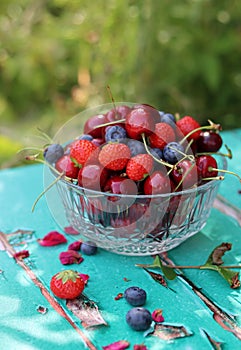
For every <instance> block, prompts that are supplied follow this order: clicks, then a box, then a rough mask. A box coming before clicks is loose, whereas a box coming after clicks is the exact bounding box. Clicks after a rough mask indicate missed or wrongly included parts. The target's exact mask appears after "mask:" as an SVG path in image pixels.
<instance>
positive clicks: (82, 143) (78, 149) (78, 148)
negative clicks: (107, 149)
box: [70, 140, 97, 167]
mask: <svg viewBox="0 0 241 350" xmlns="http://www.w3.org/2000/svg"><path fill="white" fill-rule="evenodd" d="M96 149H97V146H95V145H94V144H93V143H92V142H91V141H89V140H77V141H75V142H74V143H73V145H72V147H71V149H70V158H71V160H72V161H73V162H74V163H76V164H78V166H80V167H82V166H83V165H84V164H85V162H86V161H87V160H88V158H89V157H90V155H91V154H92V153H93V152H94V151H95V150H96Z"/></svg>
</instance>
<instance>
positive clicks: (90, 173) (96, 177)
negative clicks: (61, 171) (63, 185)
mask: <svg viewBox="0 0 241 350" xmlns="http://www.w3.org/2000/svg"><path fill="white" fill-rule="evenodd" d="M108 175H109V173H108V170H107V169H106V168H104V167H103V166H101V165H100V164H87V165H85V166H84V167H83V168H81V169H80V171H79V174H78V184H79V186H81V187H84V188H89V189H92V190H97V191H98V190H101V189H102V188H103V187H104V185H105V183H106V181H107V178H108Z"/></svg>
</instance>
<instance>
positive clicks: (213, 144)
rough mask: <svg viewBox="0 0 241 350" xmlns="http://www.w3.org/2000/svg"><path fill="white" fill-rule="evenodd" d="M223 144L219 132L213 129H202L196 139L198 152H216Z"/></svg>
mask: <svg viewBox="0 0 241 350" xmlns="http://www.w3.org/2000/svg"><path fill="white" fill-rule="evenodd" d="M222 144H223V140H222V138H221V136H220V134H219V133H217V132H215V131H211V130H210V131H202V132H201V133H200V136H199V137H198V139H197V141H196V147H197V151H198V152H217V151H218V150H219V149H220V148H221V147H222Z"/></svg>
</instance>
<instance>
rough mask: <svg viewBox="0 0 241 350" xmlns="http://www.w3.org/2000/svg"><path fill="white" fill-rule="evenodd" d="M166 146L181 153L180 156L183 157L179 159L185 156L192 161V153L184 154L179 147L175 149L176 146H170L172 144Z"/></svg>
mask: <svg viewBox="0 0 241 350" xmlns="http://www.w3.org/2000/svg"><path fill="white" fill-rule="evenodd" d="M168 148H170V149H172V150H174V151H176V152H177V153H179V154H181V155H182V156H183V158H182V159H180V161H182V160H183V159H186V158H188V159H189V160H190V161H192V162H193V161H194V159H195V158H194V156H193V155H192V154H186V153H184V152H182V151H180V150H179V149H177V148H175V147H172V146H168Z"/></svg>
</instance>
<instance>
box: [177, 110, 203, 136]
mask: <svg viewBox="0 0 241 350" xmlns="http://www.w3.org/2000/svg"><path fill="white" fill-rule="evenodd" d="M176 125H177V127H178V128H179V131H181V133H182V134H183V135H184V136H186V135H188V134H189V133H190V132H192V131H194V130H195V129H198V128H200V124H199V123H198V122H197V121H196V120H195V119H194V118H192V117H190V116H189V115H186V116H185V117H182V118H181V119H179V120H178V121H177V122H176ZM200 133H201V130H197V131H195V132H193V133H192V134H191V135H190V136H189V137H188V138H187V139H188V140H189V141H190V140H191V139H193V140H197V139H198V138H199V136H200Z"/></svg>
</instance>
